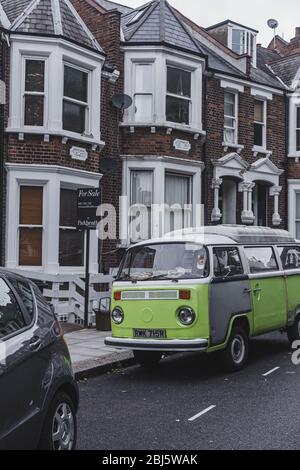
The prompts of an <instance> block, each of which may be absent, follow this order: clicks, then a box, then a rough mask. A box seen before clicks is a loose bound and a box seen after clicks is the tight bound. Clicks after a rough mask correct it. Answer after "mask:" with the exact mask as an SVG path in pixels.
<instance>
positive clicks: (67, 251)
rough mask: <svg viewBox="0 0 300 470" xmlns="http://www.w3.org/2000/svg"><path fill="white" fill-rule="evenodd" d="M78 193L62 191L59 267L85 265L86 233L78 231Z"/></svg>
mask: <svg viewBox="0 0 300 470" xmlns="http://www.w3.org/2000/svg"><path fill="white" fill-rule="evenodd" d="M76 219H77V191H75V190H72V189H63V188H62V189H61V190H60V217H59V220H60V222H59V265H60V266H64V267H71V266H83V265H84V232H83V231H79V230H77V227H76V224H77V220H76Z"/></svg>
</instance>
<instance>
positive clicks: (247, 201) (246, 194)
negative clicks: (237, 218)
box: [239, 181, 255, 225]
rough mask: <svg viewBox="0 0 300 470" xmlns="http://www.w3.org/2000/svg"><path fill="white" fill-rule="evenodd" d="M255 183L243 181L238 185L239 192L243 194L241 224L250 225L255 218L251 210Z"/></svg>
mask: <svg viewBox="0 0 300 470" xmlns="http://www.w3.org/2000/svg"><path fill="white" fill-rule="evenodd" d="M254 188H255V183H249V182H246V181H244V182H243V183H240V184H239V192H241V193H243V210H242V223H243V224H246V225H252V224H253V222H254V220H255V217H254V214H253V210H252V195H253V189H254Z"/></svg>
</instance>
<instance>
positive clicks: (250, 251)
mask: <svg viewBox="0 0 300 470" xmlns="http://www.w3.org/2000/svg"><path fill="white" fill-rule="evenodd" d="M245 254H246V257H247V260H248V263H249V270H250V275H249V277H250V285H251V295H252V302H253V312H254V334H261V333H265V332H268V331H272V330H277V329H280V328H282V327H284V326H285V325H286V319H287V299H286V287H285V279H284V274H283V273H282V272H280V271H279V267H278V263H277V261H276V257H275V253H274V248H272V247H261V246H255V247H246V248H245Z"/></svg>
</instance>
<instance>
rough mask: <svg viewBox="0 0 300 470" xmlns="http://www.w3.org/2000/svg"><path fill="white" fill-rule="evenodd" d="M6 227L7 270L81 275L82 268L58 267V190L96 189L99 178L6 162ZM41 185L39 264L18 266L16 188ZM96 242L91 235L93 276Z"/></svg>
mask: <svg viewBox="0 0 300 470" xmlns="http://www.w3.org/2000/svg"><path fill="white" fill-rule="evenodd" d="M6 169H7V224H6V247H7V250H6V261H5V266H6V267H7V268H9V269H14V270H15V269H17V270H20V271H24V270H26V271H32V272H42V273H45V274H80V275H84V273H85V268H84V266H79V267H78V266H75V267H62V266H59V227H60V213H59V212H60V211H59V210H57V208H58V207H60V188H61V187H64V188H69V189H78V188H84V187H87V188H90V187H91V188H92V187H94V188H99V181H100V179H101V175H99V174H97V173H92V172H88V171H82V170H76V169H72V168H65V167H59V166H54V165H53V166H52V165H35V164H34V165H30V166H28V165H25V164H24V165H22V164H17V163H7V164H6ZM25 185H27V186H43V187H44V192H43V197H44V207H43V209H44V210H43V227H44V229H43V254H42V259H43V265H42V266H20V265H19V263H18V261H19V255H18V252H19V237H18V230H19V223H18V221H19V201H20V196H19V194H20V191H19V189H20V186H25ZM98 246H99V240H98V238H97V235H96V231H92V233H91V254H90V266H91V273H92V274H97V273H98V271H99V265H98Z"/></svg>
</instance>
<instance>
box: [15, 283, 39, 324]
mask: <svg viewBox="0 0 300 470" xmlns="http://www.w3.org/2000/svg"><path fill="white" fill-rule="evenodd" d="M10 282H11V283H12V285H13V287H14V288H15V289H16V291H17V293H18V294H19V296H20V297H21V300H22V302H23V304H24V307H25V308H26V310H27V312H28V315H29V318H30V320H31V321H30V323H31V322H32V321H33V320H34V312H35V305H34V298H33V293H32V289H31V287H30V284H29V283H28V282H26V281H21V280H19V279H11V280H10Z"/></svg>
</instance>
